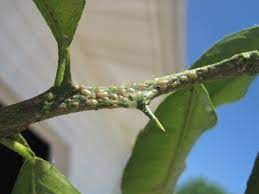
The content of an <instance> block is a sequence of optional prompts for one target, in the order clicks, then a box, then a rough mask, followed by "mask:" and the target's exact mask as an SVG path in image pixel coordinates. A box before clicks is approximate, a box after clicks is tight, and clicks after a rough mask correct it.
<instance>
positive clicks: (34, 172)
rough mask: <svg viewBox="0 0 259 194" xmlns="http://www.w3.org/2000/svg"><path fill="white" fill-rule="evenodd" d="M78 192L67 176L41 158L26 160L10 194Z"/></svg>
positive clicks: (67, 193)
mask: <svg viewBox="0 0 259 194" xmlns="http://www.w3.org/2000/svg"><path fill="white" fill-rule="evenodd" d="M61 193H62V194H79V191H77V190H76V189H75V188H74V187H73V186H72V185H71V183H69V181H68V180H67V178H66V177H65V176H64V175H62V174H61V173H60V172H59V171H58V170H57V169H56V168H55V167H54V166H52V165H51V164H50V163H48V162H47V161H45V160H43V159H41V158H37V157H35V158H33V159H31V160H26V161H25V162H24V164H23V166H22V168H21V170H20V173H19V175H18V178H17V181H16V183H15V186H14V188H13V192H12V194H61Z"/></svg>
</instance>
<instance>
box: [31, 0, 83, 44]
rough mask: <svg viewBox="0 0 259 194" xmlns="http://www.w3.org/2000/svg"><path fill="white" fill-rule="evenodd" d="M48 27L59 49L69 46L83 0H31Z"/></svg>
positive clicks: (80, 12) (81, 9)
mask: <svg viewBox="0 0 259 194" xmlns="http://www.w3.org/2000/svg"><path fill="white" fill-rule="evenodd" d="M33 1H34V2H35V4H36V5H37V7H38V9H39V10H40V12H41V14H42V16H43V17H44V19H45V20H46V22H47V24H48V25H49V27H50V29H51V31H52V33H53V35H54V36H55V38H56V40H57V42H58V44H59V46H60V47H67V46H69V45H70V43H71V41H72V39H73V37H74V34H75V31H76V28H77V25H78V22H79V20H80V17H81V15H82V12H83V9H84V5H85V0H33Z"/></svg>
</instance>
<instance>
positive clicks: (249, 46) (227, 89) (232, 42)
mask: <svg viewBox="0 0 259 194" xmlns="http://www.w3.org/2000/svg"><path fill="white" fill-rule="evenodd" d="M252 50H259V27H258V26H256V27H253V28H248V29H245V30H242V31H240V32H238V33H234V34H232V35H230V36H227V37H225V38H224V39H223V40H221V41H219V42H218V43H217V44H215V45H214V46H213V47H211V48H210V49H209V50H208V51H207V52H205V53H204V54H203V55H202V56H201V57H200V58H199V59H198V61H196V62H195V63H194V65H193V66H192V67H191V68H197V67H201V66H205V65H210V64H213V63H216V62H219V61H222V60H224V59H227V58H230V57H232V56H233V55H235V54H239V53H243V52H247V51H252ZM254 78H255V77H253V76H247V75H246V76H240V77H236V78H230V79H224V80H220V81H213V82H211V83H208V84H206V85H205V86H206V88H207V90H208V92H209V94H210V97H211V100H212V102H213V104H214V105H215V106H219V105H222V104H226V103H231V102H233V101H236V100H239V99H240V98H242V97H243V96H244V95H245V94H246V92H247V89H248V87H249V85H250V84H251V82H252V81H253V80H254Z"/></svg>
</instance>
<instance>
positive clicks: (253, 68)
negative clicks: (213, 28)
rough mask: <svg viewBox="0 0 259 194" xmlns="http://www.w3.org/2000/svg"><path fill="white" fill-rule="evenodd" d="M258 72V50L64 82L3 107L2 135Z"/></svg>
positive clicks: (140, 103)
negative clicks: (99, 81) (138, 73)
mask: <svg viewBox="0 0 259 194" xmlns="http://www.w3.org/2000/svg"><path fill="white" fill-rule="evenodd" d="M258 73H259V51H251V52H246V53H242V54H238V55H235V56H233V57H232V58H230V59H227V60H224V61H221V62H219V63H215V64H212V65H208V66H204V67H201V68H196V69H192V70H187V71H183V72H181V73H176V74H172V75H168V76H164V77H160V78H156V79H154V80H147V81H143V82H139V83H132V84H128V85H121V86H110V87H86V86H83V85H78V84H74V85H70V84H64V85H61V87H53V88H50V89H49V90H48V91H46V92H44V93H43V94H40V95H39V96H36V97H34V98H32V99H29V100H26V101H23V102H20V103H17V104H14V105H11V106H7V107H4V108H2V109H0V136H8V135H12V134H15V133H18V132H20V131H21V130H23V129H25V128H26V127H27V126H28V125H29V124H31V123H35V122H38V121H42V120H45V119H49V118H52V117H55V116H59V115H64V114H69V113H73V112H79V111H87V110H98V109H113V108H119V107H123V108H139V107H142V106H143V105H148V103H149V102H151V101H152V99H153V98H155V97H158V96H160V95H162V94H166V93H170V92H173V91H176V90H179V89H181V88H187V87H191V86H194V85H195V84H204V83H208V82H210V81H214V80H220V79H226V78H229V77H236V76H241V75H256V74H258ZM58 80H59V79H58ZM58 83H60V82H58ZM147 102H148V103H147ZM146 112H147V111H146ZM149 116H150V118H153V117H154V116H153V115H152V116H151V115H150V114H149ZM154 118H155V117H154ZM156 123H157V124H158V122H156Z"/></svg>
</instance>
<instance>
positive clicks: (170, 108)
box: [121, 85, 217, 194]
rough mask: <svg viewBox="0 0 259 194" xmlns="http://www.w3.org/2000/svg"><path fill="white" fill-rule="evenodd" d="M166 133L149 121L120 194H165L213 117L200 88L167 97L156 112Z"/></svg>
mask: <svg viewBox="0 0 259 194" xmlns="http://www.w3.org/2000/svg"><path fill="white" fill-rule="evenodd" d="M155 115H157V117H158V119H159V120H160V121H161V122H162V123H163V125H164V127H165V129H166V132H165V133H164V132H161V131H160V130H159V129H158V128H157V126H156V125H155V123H154V122H152V121H150V122H149V123H148V124H147V125H146V127H145V129H144V130H143V131H142V132H141V133H140V134H139V136H138V138H137V141H136V144H135V147H134V149H133V153H132V155H131V157H130V159H129V161H128V164H127V166H126V169H125V171H124V175H123V179H122V186H121V187H122V191H123V194H147V193H148V194H167V193H169V192H170V191H171V190H172V189H173V188H174V186H175V183H176V181H177V179H178V177H179V175H180V173H181V172H182V170H183V168H184V163H185V158H186V156H187V155H188V153H189V151H190V150H191V148H192V146H193V144H194V143H195V142H196V141H197V139H198V138H199V137H200V136H201V134H202V133H203V132H205V131H206V129H209V128H211V127H212V126H214V125H215V123H216V120H217V119H216V113H215V111H214V108H213V106H212V104H211V102H210V99H209V95H208V93H207V91H206V89H205V88H204V86H202V85H198V86H195V87H193V88H189V89H185V90H179V91H177V92H175V93H173V94H171V95H170V96H168V97H167V98H166V99H165V100H164V101H163V102H162V104H160V106H159V107H158V109H157V111H156V112H155Z"/></svg>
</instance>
